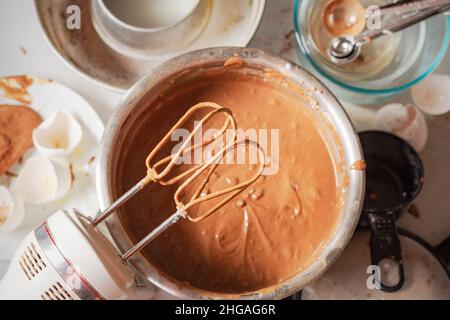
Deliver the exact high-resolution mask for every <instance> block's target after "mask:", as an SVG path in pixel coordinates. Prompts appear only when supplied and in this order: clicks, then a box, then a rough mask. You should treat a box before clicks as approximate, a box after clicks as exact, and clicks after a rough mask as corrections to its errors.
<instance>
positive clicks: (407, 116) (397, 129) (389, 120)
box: [374, 103, 428, 151]
mask: <svg viewBox="0 0 450 320" xmlns="http://www.w3.org/2000/svg"><path fill="white" fill-rule="evenodd" d="M374 126H375V129H377V130H381V131H386V132H390V133H393V134H395V135H397V136H399V137H400V138H402V139H404V140H406V141H407V142H408V143H409V144H410V145H412V146H413V147H414V149H416V150H417V151H422V150H423V148H424V147H425V145H426V143H427V140H428V127H427V123H426V121H425V118H424V116H423V114H422V113H421V112H420V110H418V109H417V108H416V107H414V106H413V105H407V106H404V105H402V104H400V103H393V104H388V105H386V106H384V107H383V108H381V109H380V110H379V111H378V112H377V114H376V115H375V119H374Z"/></svg>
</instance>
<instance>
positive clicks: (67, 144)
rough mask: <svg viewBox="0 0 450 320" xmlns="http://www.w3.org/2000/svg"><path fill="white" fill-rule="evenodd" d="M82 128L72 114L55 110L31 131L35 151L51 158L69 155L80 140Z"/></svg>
mask: <svg viewBox="0 0 450 320" xmlns="http://www.w3.org/2000/svg"><path fill="white" fill-rule="evenodd" d="M81 137H82V130H81V126H80V124H79V123H78V122H77V121H76V120H75V118H74V117H73V116H71V115H70V114H67V113H64V112H57V113H56V114H54V115H53V116H52V117H50V118H48V119H47V120H45V121H44V122H43V123H42V124H41V125H40V126H39V127H38V128H36V129H35V130H34V131H33V143H34V146H35V147H36V149H37V151H38V152H39V153H40V154H42V155H44V156H46V157H48V158H51V159H56V158H63V157H67V156H69V155H70V154H71V153H72V152H73V151H74V150H75V148H76V147H77V146H78V144H79V143H80V141H81Z"/></svg>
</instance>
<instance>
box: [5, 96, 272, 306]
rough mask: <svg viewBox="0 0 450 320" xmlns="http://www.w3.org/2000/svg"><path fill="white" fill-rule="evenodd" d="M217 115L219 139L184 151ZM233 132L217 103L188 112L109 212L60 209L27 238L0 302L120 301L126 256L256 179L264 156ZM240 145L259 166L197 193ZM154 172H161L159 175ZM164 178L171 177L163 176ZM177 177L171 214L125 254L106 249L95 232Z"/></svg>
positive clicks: (125, 287) (127, 281)
mask: <svg viewBox="0 0 450 320" xmlns="http://www.w3.org/2000/svg"><path fill="white" fill-rule="evenodd" d="M206 111H208V112H207V113H206V115H205V116H203V118H201V120H200V121H198V122H196V124H195V126H194V129H193V131H192V133H191V134H190V136H189V138H188V139H186V140H185V141H184V143H183V144H182V146H181V147H180V148H179V150H178V151H177V152H176V153H175V154H173V155H170V156H167V157H165V158H163V159H161V160H159V161H157V162H156V163H155V164H152V162H153V160H154V158H155V156H156V155H157V154H158V153H159V152H160V151H161V150H162V148H163V147H164V146H165V145H166V144H167V143H168V142H169V141H170V139H171V135H172V133H173V132H174V131H175V130H177V129H178V128H181V126H183V125H185V123H186V122H187V120H188V119H191V118H193V116H194V115H196V114H197V113H200V112H206ZM219 114H223V115H225V121H224V125H223V127H222V128H221V129H220V130H219V131H218V134H217V135H215V136H214V138H213V139H209V140H203V139H202V141H201V143H197V144H194V145H192V146H191V142H192V140H193V137H194V135H195V134H196V133H197V132H198V131H199V130H200V128H201V126H202V125H203V124H205V123H206V122H208V121H211V119H213V117H216V116H217V115H219ZM236 129H237V128H236V122H235V120H234V118H233V116H232V114H231V112H230V111H229V110H228V109H226V108H223V107H221V106H220V105H217V104H214V103H200V104H197V105H195V106H194V107H192V108H191V109H189V110H188V111H187V113H186V114H185V115H184V116H183V117H182V118H181V119H180V120H179V121H178V122H177V123H176V124H175V126H174V127H173V128H172V129H171V130H170V131H169V132H168V133H167V134H166V136H165V137H164V138H163V139H162V140H161V142H160V143H159V144H158V145H157V146H156V147H155V148H154V149H153V150H152V152H151V153H150V154H149V156H148V158H147V160H146V166H147V175H146V176H145V177H144V178H143V179H142V180H141V181H139V182H138V183H137V184H136V185H135V186H134V187H133V188H131V189H130V190H129V191H128V192H126V193H125V194H124V195H122V196H121V197H120V198H119V199H118V200H116V201H115V202H114V203H113V204H112V205H111V206H110V207H109V208H108V209H106V210H105V211H104V212H102V213H100V214H99V215H98V216H97V217H96V218H94V219H91V218H87V217H86V216H84V215H83V214H82V213H81V212H78V211H77V210H76V209H74V210H60V211H58V212H56V213H55V214H53V215H52V216H51V217H50V218H49V219H48V220H47V221H46V222H44V223H43V224H42V225H41V226H39V227H38V228H36V229H35V230H34V231H32V232H31V233H30V234H28V236H27V237H26V238H25V239H24V240H23V242H22V243H21V245H20V246H19V248H18V249H17V251H16V253H15V255H14V257H13V259H12V261H11V264H10V266H9V269H8V271H7V273H6V275H5V276H4V278H3V279H2V281H1V282H0V299H44V300H72V299H86V300H90V299H126V298H127V296H128V293H129V292H130V288H133V285H134V274H133V272H132V271H131V269H130V268H129V267H128V265H127V262H128V261H129V260H130V258H131V257H133V256H134V255H135V254H136V253H138V252H139V251H140V250H141V249H142V248H144V247H145V246H146V245H147V244H148V243H149V242H151V241H152V240H153V239H154V238H155V237H157V236H158V235H159V234H161V233H162V232H163V231H165V230H166V229H167V228H169V227H170V226H172V225H173V224H175V223H177V222H178V221H179V220H180V219H189V220H190V221H191V222H199V221H202V220H203V219H205V218H207V217H208V216H210V215H211V214H212V213H214V212H215V211H217V210H218V209H219V208H221V207H222V206H223V205H225V204H226V203H227V202H229V201H230V200H231V199H232V198H233V197H235V196H236V195H237V194H238V193H240V192H242V191H243V190H244V189H245V188H246V187H248V186H249V185H250V184H252V183H253V182H255V181H256V180H257V179H258V178H259V177H260V176H261V174H262V172H263V170H264V166H265V158H264V157H265V154H264V152H263V150H262V149H261V148H260V147H259V145H258V144H257V143H255V142H252V141H248V140H245V141H238V140H237V130H236ZM226 132H227V134H228V133H229V132H231V133H232V135H231V143H229V142H228V140H227V144H226V145H225V147H223V148H220V150H219V151H217V152H216V153H215V154H211V155H210V156H209V157H208V158H207V160H206V161H205V162H203V163H200V164H197V165H192V166H191V167H189V168H188V169H186V170H184V171H181V173H180V172H179V171H177V172H175V173H174V168H175V167H176V166H177V164H179V162H180V160H181V158H182V156H183V155H185V154H187V153H188V152H194V151H196V150H198V149H200V148H201V147H203V146H206V145H211V144H213V143H216V142H217V141H219V140H218V139H221V138H223V137H225V133H226ZM227 138H229V137H227ZM239 146H247V147H250V146H253V147H255V148H257V150H258V152H259V162H260V167H259V169H258V170H256V171H257V172H256V174H255V175H254V176H253V177H251V178H250V179H248V180H247V181H244V182H242V183H239V184H237V185H235V186H231V187H228V188H225V189H223V190H219V191H215V192H212V193H210V194H206V195H205V194H204V192H203V190H204V188H205V186H206V184H207V183H208V181H209V180H210V178H211V176H212V174H213V173H214V171H215V170H216V168H217V167H218V165H219V163H220V162H221V160H224V157H225V155H227V154H228V152H230V151H232V150H234V149H236V148H237V147H239ZM164 165H165V167H163V166H164ZM160 168H163V169H162V170H161V171H160V172H158V171H157V170H158V169H160ZM170 173H172V177H169V174H170ZM183 179H185V181H183V182H181V184H180V186H179V188H178V189H177V191H176V192H175V194H174V200H175V203H176V206H177V210H176V212H175V213H174V214H172V215H171V216H170V217H169V218H167V219H166V220H165V221H164V222H163V223H162V224H161V225H159V226H158V227H157V228H156V229H155V230H153V231H152V232H150V233H149V234H148V235H147V236H146V237H145V238H144V239H142V240H141V241H140V242H138V243H137V244H136V245H134V246H133V247H131V248H130V249H129V250H128V251H127V252H125V253H123V254H119V252H118V251H117V250H116V249H115V247H114V246H113V244H112V243H110V242H109V241H108V240H107V239H106V238H105V237H104V235H103V234H102V233H100V232H99V230H98V229H97V228H96V227H97V225H98V224H100V223H101V222H102V221H104V220H105V219H106V218H107V217H108V216H110V215H111V214H112V213H113V212H115V211H116V210H118V209H119V208H120V207H121V206H122V205H124V204H125V203H126V202H127V201H128V200H129V199H131V198H132V197H133V196H135V195H136V194H137V193H138V192H139V191H141V190H142V189H143V188H144V187H145V186H147V185H149V184H151V183H158V184H160V185H161V186H166V185H172V184H175V183H178V182H180V181H182V180H183ZM197 179H199V180H200V184H199V186H198V187H196V189H194V193H193V195H192V196H190V197H189V199H188V201H187V202H186V203H184V202H183V201H182V197H183V196H184V194H185V193H186V192H185V191H186V188H187V187H188V186H190V185H191V184H193V183H194V181H196V180H197ZM220 198H223V199H220ZM213 199H219V200H220V201H218V203H217V204H215V205H214V206H213V207H212V208H211V209H209V210H208V211H207V212H205V213H203V214H201V215H197V216H195V217H194V216H191V215H190V214H189V210H190V209H191V208H192V207H193V206H196V205H198V204H200V203H202V202H205V201H210V200H213Z"/></svg>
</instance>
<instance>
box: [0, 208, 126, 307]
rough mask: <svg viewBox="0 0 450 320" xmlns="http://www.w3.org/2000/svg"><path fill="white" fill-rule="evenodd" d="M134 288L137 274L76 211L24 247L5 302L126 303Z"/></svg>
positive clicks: (6, 285) (7, 282)
mask: <svg viewBox="0 0 450 320" xmlns="http://www.w3.org/2000/svg"><path fill="white" fill-rule="evenodd" d="M133 285H134V275H133V273H132V272H131V270H130V269H129V268H128V266H127V265H126V263H125V262H124V261H123V260H122V259H121V258H120V256H119V255H118V252H117V250H116V249H115V248H114V247H113V245H112V244H111V243H110V242H109V241H108V240H107V239H106V238H105V237H104V236H103V235H102V234H101V233H100V232H99V231H98V229H97V228H95V226H94V225H92V224H91V222H90V221H89V220H88V219H86V218H85V217H84V216H83V215H82V214H81V213H79V212H77V211H76V210H70V211H66V210H60V211H58V212H56V213H55V214H53V215H52V216H51V217H50V218H49V219H48V220H47V221H46V222H45V223H43V224H42V225H41V226H39V227H38V228H36V229H35V230H34V231H33V232H31V233H30V234H28V236H27V237H26V238H25V239H24V240H23V241H22V243H21V244H20V246H19V248H18V249H17V251H16V253H15V254H14V257H13V259H12V260H11V263H10V266H9V268H8V271H7V273H6V275H5V276H4V278H3V279H2V281H1V282H0V299H2V300H14V299H21V300H23V299H24V300H42V299H43V300H78V299H83V300H99V299H125V298H127V297H128V295H127V292H130V294H131V292H132V287H133ZM130 290H131V291H130Z"/></svg>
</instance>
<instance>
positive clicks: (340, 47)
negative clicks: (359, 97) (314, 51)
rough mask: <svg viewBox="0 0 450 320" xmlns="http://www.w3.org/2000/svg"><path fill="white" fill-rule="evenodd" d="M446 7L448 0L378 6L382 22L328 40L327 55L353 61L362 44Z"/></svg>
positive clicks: (335, 59) (334, 59)
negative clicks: (368, 28)
mask: <svg viewBox="0 0 450 320" xmlns="http://www.w3.org/2000/svg"><path fill="white" fill-rule="evenodd" d="M447 10H450V0H414V1H399V2H397V3H394V4H389V5H386V6H383V7H381V8H380V15H381V17H382V18H384V20H386V21H387V22H386V23H383V25H382V26H381V28H378V29H373V30H367V31H364V32H362V33H360V34H359V35H357V36H341V37H337V38H334V39H333V40H332V41H331V45H330V49H329V53H328V55H329V57H330V59H331V61H332V62H334V63H336V64H347V63H351V62H353V61H355V60H356V59H357V58H358V57H359V55H360V54H361V50H362V47H363V46H364V45H366V44H368V43H370V42H372V40H375V39H377V38H379V37H382V36H385V35H390V34H393V33H396V32H398V31H401V30H403V29H406V28H408V27H410V26H412V25H415V24H417V23H419V22H421V21H424V20H426V19H428V18H430V17H432V16H434V15H436V14H440V13H443V12H445V11H447Z"/></svg>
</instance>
